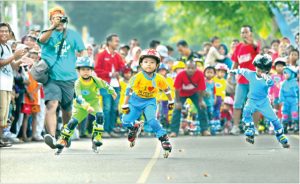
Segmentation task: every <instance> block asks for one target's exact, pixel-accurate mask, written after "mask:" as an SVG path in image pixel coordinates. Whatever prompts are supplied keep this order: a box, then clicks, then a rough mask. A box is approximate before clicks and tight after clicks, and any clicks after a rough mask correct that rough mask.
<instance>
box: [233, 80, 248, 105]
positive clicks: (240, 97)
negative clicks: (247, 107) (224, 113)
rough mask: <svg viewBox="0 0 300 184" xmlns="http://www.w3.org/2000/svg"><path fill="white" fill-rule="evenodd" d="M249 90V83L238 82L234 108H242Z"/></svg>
mask: <svg viewBox="0 0 300 184" xmlns="http://www.w3.org/2000/svg"><path fill="white" fill-rule="evenodd" d="M248 92H249V84H237V85H236V88H235V97H234V102H233V108H234V109H242V108H243V106H244V104H245V102H246V99H247V95H248Z"/></svg>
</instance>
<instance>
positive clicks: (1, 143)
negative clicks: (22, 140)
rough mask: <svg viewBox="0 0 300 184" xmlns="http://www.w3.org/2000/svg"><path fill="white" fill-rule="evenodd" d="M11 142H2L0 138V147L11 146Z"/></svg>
mask: <svg viewBox="0 0 300 184" xmlns="http://www.w3.org/2000/svg"><path fill="white" fill-rule="evenodd" d="M11 146H12V144H10V143H8V142H4V141H3V140H2V139H0V148H5V147H11Z"/></svg>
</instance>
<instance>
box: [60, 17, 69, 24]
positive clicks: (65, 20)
mask: <svg viewBox="0 0 300 184" xmlns="http://www.w3.org/2000/svg"><path fill="white" fill-rule="evenodd" d="M60 22H61V23H67V22H68V17H60Z"/></svg>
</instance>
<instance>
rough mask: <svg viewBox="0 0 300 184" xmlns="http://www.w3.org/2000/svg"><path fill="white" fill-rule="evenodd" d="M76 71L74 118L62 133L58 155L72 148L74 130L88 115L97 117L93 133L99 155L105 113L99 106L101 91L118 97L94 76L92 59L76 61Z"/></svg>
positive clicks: (94, 143) (57, 145)
mask: <svg viewBox="0 0 300 184" xmlns="http://www.w3.org/2000/svg"><path fill="white" fill-rule="evenodd" d="M76 69H77V72H78V74H79V79H77V81H76V82H75V94H76V98H75V99H74V101H73V110H72V117H71V120H70V121H69V122H68V124H66V125H65V126H64V128H63V130H62V131H61V134H60V138H59V139H58V141H57V143H56V147H57V149H58V150H57V152H56V154H60V153H61V152H62V150H63V148H64V147H66V146H67V147H69V146H70V143H71V142H70V137H71V136H72V134H73V132H74V129H75V128H76V127H77V125H78V123H79V122H81V121H82V120H83V119H85V118H86V117H87V115H88V114H92V115H93V116H95V121H94V122H93V132H92V144H93V146H92V148H93V150H94V151H95V152H96V153H98V148H99V147H100V146H101V145H102V132H103V113H102V109H101V107H100V104H99V90H100V89H101V88H104V89H106V90H107V91H108V92H109V94H112V96H113V98H114V99H115V98H116V97H117V94H116V92H115V90H114V89H113V87H111V86H109V85H108V84H107V83H106V82H105V81H103V80H102V79H100V78H97V77H94V76H92V71H93V69H94V64H93V61H91V60H90V58H88V57H81V58H78V59H77V61H76Z"/></svg>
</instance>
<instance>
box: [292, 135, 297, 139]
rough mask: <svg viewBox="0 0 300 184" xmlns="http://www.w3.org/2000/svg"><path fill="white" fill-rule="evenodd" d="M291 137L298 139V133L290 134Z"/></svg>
mask: <svg viewBox="0 0 300 184" xmlns="http://www.w3.org/2000/svg"><path fill="white" fill-rule="evenodd" d="M291 137H294V138H296V139H299V135H291Z"/></svg>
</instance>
